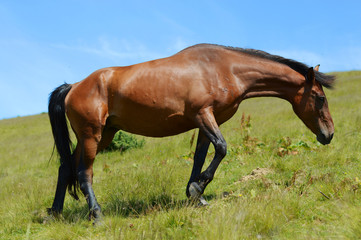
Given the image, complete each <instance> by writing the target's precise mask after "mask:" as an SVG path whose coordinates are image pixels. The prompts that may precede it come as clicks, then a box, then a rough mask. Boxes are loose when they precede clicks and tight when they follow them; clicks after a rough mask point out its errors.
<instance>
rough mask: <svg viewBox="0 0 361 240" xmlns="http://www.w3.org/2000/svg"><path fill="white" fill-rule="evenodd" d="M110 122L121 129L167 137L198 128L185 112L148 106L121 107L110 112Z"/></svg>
mask: <svg viewBox="0 0 361 240" xmlns="http://www.w3.org/2000/svg"><path fill="white" fill-rule="evenodd" d="M108 122H109V124H111V125H112V126H114V127H116V128H119V129H121V130H124V131H127V132H130V133H134V134H139V135H143V136H148V137H166V136H172V135H176V134H180V133H183V132H186V131H188V130H191V129H193V128H196V125H195V123H194V122H193V121H192V120H191V119H190V118H189V117H187V116H185V115H184V113H183V112H176V111H171V110H169V109H157V108H147V107H139V106H138V107H137V108H124V107H123V108H121V110H120V111H117V113H113V114H110V116H109V120H108Z"/></svg>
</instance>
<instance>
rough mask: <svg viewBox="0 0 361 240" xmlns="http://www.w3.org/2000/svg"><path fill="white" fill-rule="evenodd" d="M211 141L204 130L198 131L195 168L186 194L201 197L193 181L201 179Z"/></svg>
mask: <svg viewBox="0 0 361 240" xmlns="http://www.w3.org/2000/svg"><path fill="white" fill-rule="evenodd" d="M209 144H210V141H209V139H208V138H207V137H206V136H205V135H204V134H203V132H202V131H199V133H198V139H197V145H196V151H195V153H194V161H193V169H192V174H191V177H190V179H189V181H188V184H187V189H186V194H187V197H188V198H190V197H192V198H196V199H199V198H200V196H197V195H201V193H200V192H199V193H197V192H198V190H199V189H198V190H197V189H195V187H194V184H192V183H193V182H198V181H199V176H200V174H201V171H202V167H203V164H204V160H205V159H206V156H207V152H208V148H209ZM195 191H196V192H195Z"/></svg>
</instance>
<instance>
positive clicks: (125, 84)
mask: <svg viewBox="0 0 361 240" xmlns="http://www.w3.org/2000/svg"><path fill="white" fill-rule="evenodd" d="M334 80H335V77H334V76H331V75H326V74H323V73H321V72H319V71H318V66H317V67H316V68H315V69H313V68H312V67H308V66H307V65H305V64H303V63H300V62H297V61H295V60H291V59H286V58H283V57H280V56H276V55H271V54H269V53H266V52H263V51H259V50H253V49H242V48H233V47H226V46H220V45H212V44H199V45H195V46H192V47H189V48H186V49H184V50H182V51H180V52H179V53H177V54H175V55H173V56H170V57H167V58H162V59H157V60H153V61H149V62H144V63H140V64H135V65H132V66H126V67H109V68H104V69H100V70H97V71H95V72H94V73H92V74H91V75H90V76H88V77H87V78H85V79H84V80H82V81H80V82H77V83H74V84H66V83H65V84H63V85H61V86H59V87H58V88H56V89H55V90H54V91H53V92H52V93H51V95H50V97H49V118H50V122H51V127H52V133H53V137H54V141H55V146H56V149H57V151H58V153H59V155H60V162H61V165H60V167H59V175H58V182H57V187H56V193H55V198H54V202H53V205H52V207H51V208H50V209H48V211H49V213H51V214H60V213H61V212H62V209H63V204H64V198H65V193H66V189H67V188H68V190H69V193H70V194H71V195H72V196H73V197H74V198H76V199H78V195H77V188H78V187H80V190H81V192H82V193H83V194H84V196H85V198H86V201H87V203H88V206H89V219H91V218H92V217H94V218H95V221H97V220H99V219H100V218H101V208H100V205H99V204H98V202H97V200H96V197H95V194H94V191H93V188H92V183H93V162H94V159H95V156H96V155H97V153H98V152H100V151H102V150H103V149H104V148H105V147H107V146H108V144H109V143H110V142H111V141H112V139H113V137H114V134H115V133H116V132H117V131H118V130H124V131H126V132H130V133H134V134H139V135H143V136H148V137H165V136H172V135H176V134H180V133H183V132H186V131H189V130H191V129H194V128H199V133H198V139H197V145H196V150H195V154H194V163H193V168H192V172H191V176H190V179H189V182H188V184H187V187H186V195H187V197H189V198H191V199H193V200H196V201H199V202H200V203H201V204H206V202H205V201H204V198H203V197H202V194H203V192H204V190H205V188H206V187H207V185H208V184H209V183H210V182H211V181H212V179H213V177H214V175H215V172H216V169H217V167H218V165H219V164H220V163H221V161H222V159H223V158H224V157H225V155H226V153H227V144H226V141H225V140H224V138H223V136H222V134H221V131H220V130H219V126H220V125H221V124H222V123H224V122H226V121H227V120H229V119H230V118H231V117H232V116H233V115H234V114H235V113H236V111H237V109H238V106H239V104H240V103H241V102H242V101H243V100H245V99H248V98H254V97H268V96H273V97H278V98H282V99H285V100H287V101H288V102H290V103H291V105H292V107H293V110H294V112H295V113H296V115H297V116H298V117H299V118H300V119H301V120H302V121H303V122H304V124H305V125H306V126H307V127H308V128H309V129H310V130H311V131H312V132H313V133H314V134H315V135H316V136H317V140H318V141H319V142H320V143H322V144H328V143H330V141H331V139H332V137H333V133H334V125H333V121H332V118H331V115H330V112H329V109H328V103H327V99H326V96H325V93H324V91H323V88H322V86H324V87H326V88H332V86H333V83H334ZM66 118H67V119H68V120H69V123H70V126H71V128H72V129H73V131H74V133H75V136H76V139H77V145H76V147H75V149H72V143H71V140H70V138H69V130H68V125H67V120H66ZM210 143H212V144H213V145H214V148H215V154H214V158H213V160H212V161H211V163H210V165H209V166H208V167H207V168H206V169H205V170H204V171H203V172H201V171H202V167H203V164H204V160H205V158H206V155H207V151H208V147H209V145H210Z"/></svg>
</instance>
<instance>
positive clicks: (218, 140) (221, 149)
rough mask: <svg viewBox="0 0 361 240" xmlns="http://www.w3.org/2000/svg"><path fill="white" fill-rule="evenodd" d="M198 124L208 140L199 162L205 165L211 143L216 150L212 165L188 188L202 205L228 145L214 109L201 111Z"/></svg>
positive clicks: (200, 154)
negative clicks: (203, 196)
mask: <svg viewBox="0 0 361 240" xmlns="http://www.w3.org/2000/svg"><path fill="white" fill-rule="evenodd" d="M197 122H198V124H199V131H200V132H202V134H203V135H204V136H205V137H206V138H207V139H208V144H207V147H205V146H206V145H205V141H204V140H203V142H204V143H203V145H201V144H200V146H203V149H202V150H200V152H199V153H198V154H199V155H198V156H197V157H200V158H201V157H202V159H203V160H200V161H199V162H200V163H201V164H202V165H203V163H204V158H205V155H206V154H207V152H205V149H206V148H207V150H208V146H209V142H212V144H213V146H214V149H215V154H214V158H213V160H212V162H211V164H210V165H209V166H208V168H207V169H206V170H205V171H204V172H202V173H201V174H200V175H199V174H198V176H196V177H195V179H194V180H195V181H194V182H191V183H190V185H189V188H188V191H189V194H190V196H191V197H195V198H198V199H199V200H200V201H201V203H202V202H203V199H202V197H201V195H202V194H203V192H204V190H205V188H206V187H207V185H208V184H209V183H210V182H211V181H212V180H213V177H214V174H215V172H216V170H217V168H218V166H219V164H220V163H221V161H222V159H223V158H224V157H225V156H226V153H227V143H226V141H225V140H224V138H223V136H222V134H221V131H220V130H219V127H218V124H217V122H216V120H215V118H214V115H213V111H212V108H210V107H209V108H206V109H203V111H201V112H200V113H199V115H198V116H197ZM197 145H198V143H197ZM194 164H196V162H194ZM200 168H201V167H200ZM200 168H197V169H196V170H194V171H195V174H197V173H198V172H196V171H200V170H201V169H200ZM192 173H193V172H192Z"/></svg>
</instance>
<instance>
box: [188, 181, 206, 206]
mask: <svg viewBox="0 0 361 240" xmlns="http://www.w3.org/2000/svg"><path fill="white" fill-rule="evenodd" d="M189 194H190V199H191V200H192V201H194V202H196V203H197V206H198V207H203V206H208V205H209V203H208V202H207V201H206V200H205V199H204V198H203V197H202V189H201V187H200V186H199V185H198V184H197V183H196V182H192V183H191V184H190V185H189Z"/></svg>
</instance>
